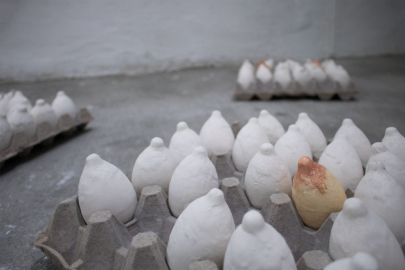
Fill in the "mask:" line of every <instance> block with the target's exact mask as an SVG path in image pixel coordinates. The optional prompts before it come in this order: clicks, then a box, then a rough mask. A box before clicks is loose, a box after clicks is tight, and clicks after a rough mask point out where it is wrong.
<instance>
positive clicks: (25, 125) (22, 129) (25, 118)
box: [7, 104, 37, 137]
mask: <svg viewBox="0 0 405 270" xmlns="http://www.w3.org/2000/svg"><path fill="white" fill-rule="evenodd" d="M7 121H8V123H9V124H10V127H11V130H12V131H13V134H17V133H23V134H25V135H26V136H28V137H34V136H35V134H36V130H37V126H36V124H35V120H34V118H33V117H32V115H31V114H30V113H29V112H28V110H27V107H26V106H25V105H22V104H20V105H17V106H15V107H13V109H12V110H11V111H10V112H9V113H8V114H7Z"/></svg>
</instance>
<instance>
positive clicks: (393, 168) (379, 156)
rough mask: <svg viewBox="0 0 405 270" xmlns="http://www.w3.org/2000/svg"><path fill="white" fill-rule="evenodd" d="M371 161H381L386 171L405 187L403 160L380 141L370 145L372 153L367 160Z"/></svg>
mask: <svg viewBox="0 0 405 270" xmlns="http://www.w3.org/2000/svg"><path fill="white" fill-rule="evenodd" d="M373 161H380V162H382V163H383V164H384V165H385V168H386V169H387V172H388V173H389V174H390V175H391V176H392V177H393V178H394V179H395V180H397V182H398V183H399V184H400V185H401V186H402V187H403V188H404V189H405V177H404V175H405V161H403V160H402V159H400V158H399V157H398V156H397V155H395V154H394V153H392V152H391V151H390V150H388V149H387V147H386V146H385V145H384V144H382V143H380V142H377V143H374V144H373V146H372V155H371V157H370V160H369V161H368V162H369V163H371V162H373ZM367 166H368V164H367Z"/></svg>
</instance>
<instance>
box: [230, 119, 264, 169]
mask: <svg viewBox="0 0 405 270" xmlns="http://www.w3.org/2000/svg"><path fill="white" fill-rule="evenodd" d="M268 142H269V138H268V137H267V134H266V132H265V131H264V129H263V128H262V126H261V125H260V124H259V121H258V120H257V118H255V117H252V118H250V119H249V122H248V123H247V124H246V125H245V126H244V127H243V128H242V129H241V130H240V131H239V133H238V136H237V137H236V140H235V144H234V145H233V150H232V160H233V163H234V164H235V167H236V169H237V170H238V171H240V172H246V169H247V167H248V165H249V162H250V160H251V159H252V157H253V156H254V155H255V154H256V153H257V152H258V151H259V149H260V146H261V145H262V144H264V143H268Z"/></svg>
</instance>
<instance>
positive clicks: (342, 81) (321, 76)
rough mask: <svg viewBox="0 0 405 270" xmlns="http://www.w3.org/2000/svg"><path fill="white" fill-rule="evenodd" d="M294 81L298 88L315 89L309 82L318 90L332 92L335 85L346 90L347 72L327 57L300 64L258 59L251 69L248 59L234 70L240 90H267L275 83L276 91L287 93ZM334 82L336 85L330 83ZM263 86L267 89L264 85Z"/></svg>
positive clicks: (306, 90)
mask: <svg viewBox="0 0 405 270" xmlns="http://www.w3.org/2000/svg"><path fill="white" fill-rule="evenodd" d="M294 83H297V85H298V86H299V90H300V91H304V92H311V91H315V90H316V87H315V86H314V85H313V83H317V84H318V86H319V88H320V90H324V91H325V90H328V91H334V90H335V88H337V87H338V88H339V89H340V90H343V91H345V90H348V89H349V88H350V87H351V84H352V82H351V79H350V76H349V74H348V72H347V71H346V70H345V69H344V68H343V67H342V66H340V65H337V64H336V63H335V61H334V60H332V59H328V60H324V61H323V62H322V63H319V62H318V61H317V60H315V61H312V60H307V61H306V62H305V63H304V64H303V65H301V64H300V63H298V62H296V61H293V60H290V59H288V60H286V61H283V62H279V63H277V65H275V62H274V60H273V59H269V60H267V61H261V62H260V63H259V65H258V66H257V68H255V67H254V66H253V65H252V64H251V63H250V62H249V60H245V61H244V62H243V64H242V66H241V67H240V69H239V72H238V79H237V84H238V86H239V87H240V90H241V91H246V92H251V91H255V90H256V88H257V87H259V90H261V91H263V90H267V91H271V88H272V86H273V85H274V84H278V86H279V87H280V89H279V90H280V91H282V92H285V93H289V92H294V91H297V89H292V88H293V87H294V85H293V84H294ZM334 84H336V86H335V85H334ZM266 87H267V88H266Z"/></svg>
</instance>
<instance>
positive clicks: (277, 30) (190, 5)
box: [0, 0, 405, 80]
mask: <svg viewBox="0 0 405 270" xmlns="http://www.w3.org/2000/svg"><path fill="white" fill-rule="evenodd" d="M404 18H405V1H402V0H398V1H385V0H376V1H373V0H347V1H346V0H205V1H202V0H200V1H197V0H142V1H136V0H126V1H114V0H36V1H32V0H31V1H29V0H0V80H36V79H47V78H60V77H83V76H98V75H106V74H137V73H144V72H152V71H159V70H167V69H178V68H182V67H192V66H204V65H209V64H216V65H227V64H235V63H238V64H239V63H240V62H241V61H242V60H243V59H245V58H249V59H253V60H259V59H264V58H268V57H274V58H276V59H283V58H293V59H297V60H305V59H306V58H324V57H328V56H331V55H335V56H363V55H379V54H403V53H405V34H404V32H405V20H404Z"/></svg>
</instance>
